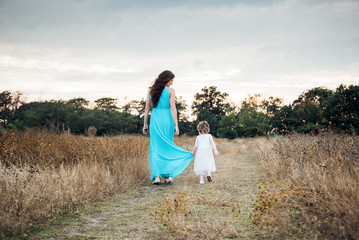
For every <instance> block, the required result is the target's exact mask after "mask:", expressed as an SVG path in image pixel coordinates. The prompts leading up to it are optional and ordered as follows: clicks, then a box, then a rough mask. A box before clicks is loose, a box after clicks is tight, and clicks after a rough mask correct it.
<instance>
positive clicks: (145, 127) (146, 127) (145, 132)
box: [142, 125, 148, 134]
mask: <svg viewBox="0 0 359 240" xmlns="http://www.w3.org/2000/svg"><path fill="white" fill-rule="evenodd" d="M142 132H143V134H147V133H148V126H147V125H144V126H143V129H142Z"/></svg>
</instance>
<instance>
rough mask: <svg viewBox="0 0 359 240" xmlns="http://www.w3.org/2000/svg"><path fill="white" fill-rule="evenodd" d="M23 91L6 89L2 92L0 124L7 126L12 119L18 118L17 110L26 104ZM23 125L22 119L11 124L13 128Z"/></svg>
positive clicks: (0, 98) (0, 96) (0, 95)
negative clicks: (13, 91)
mask: <svg viewBox="0 0 359 240" xmlns="http://www.w3.org/2000/svg"><path fill="white" fill-rule="evenodd" d="M22 96H23V93H22V92H19V91H16V92H15V93H12V92H11V91H8V90H5V91H3V92H1V93H0V126H2V127H7V126H8V124H10V123H11V122H12V121H15V120H16V116H15V112H16V111H17V110H18V109H19V108H20V107H21V105H22V104H24V102H23V100H22ZM16 126H21V127H22V126H23V123H22V122H21V120H19V119H17V121H16V123H13V124H11V125H10V127H11V128H15V127H16Z"/></svg>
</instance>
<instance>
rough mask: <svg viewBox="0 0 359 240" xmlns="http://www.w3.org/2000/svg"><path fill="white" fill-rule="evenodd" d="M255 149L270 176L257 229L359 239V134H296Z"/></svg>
mask: <svg viewBox="0 0 359 240" xmlns="http://www.w3.org/2000/svg"><path fill="white" fill-rule="evenodd" d="M255 149H256V156H257V157H256V158H258V159H259V160H260V162H261V165H262V167H263V168H264V169H265V170H266V172H267V175H266V176H267V177H266V178H265V180H264V181H263V182H262V183H260V185H259V188H260V193H259V195H258V196H257V198H256V201H255V209H254V211H253V215H252V218H253V222H254V223H255V224H256V225H258V226H260V227H263V226H266V227H269V228H270V229H271V230H272V231H275V232H277V233H278V232H281V233H283V234H285V235H287V236H293V237H301V238H308V239H311V238H313V237H316V238H319V239H359V137H358V136H350V135H345V134H333V133H322V134H319V135H302V134H292V135H289V136H286V137H275V138H272V139H269V140H266V139H262V140H261V141H257V142H256V148H255ZM268 179H270V180H268Z"/></svg>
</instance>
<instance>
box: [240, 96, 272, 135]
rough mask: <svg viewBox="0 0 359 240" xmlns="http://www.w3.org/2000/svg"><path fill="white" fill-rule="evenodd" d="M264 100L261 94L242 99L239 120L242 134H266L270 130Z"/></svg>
mask: <svg viewBox="0 0 359 240" xmlns="http://www.w3.org/2000/svg"><path fill="white" fill-rule="evenodd" d="M264 102H266V101H263V99H262V96H261V95H260V94H254V95H249V96H248V97H247V98H245V99H244V100H243V101H242V103H241V108H240V112H239V120H238V124H239V132H240V134H239V135H240V136H244V137H253V136H256V135H265V134H267V132H268V131H269V130H270V121H269V117H268V116H267V115H266V108H265V105H263V103H264Z"/></svg>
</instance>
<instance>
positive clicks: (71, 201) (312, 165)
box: [0, 131, 359, 239]
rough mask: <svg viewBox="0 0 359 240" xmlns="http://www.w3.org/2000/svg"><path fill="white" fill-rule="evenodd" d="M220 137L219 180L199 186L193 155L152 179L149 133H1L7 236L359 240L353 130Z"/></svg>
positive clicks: (189, 141) (2, 214) (0, 180)
mask: <svg viewBox="0 0 359 240" xmlns="http://www.w3.org/2000/svg"><path fill="white" fill-rule="evenodd" d="M194 141H195V138H194V137H176V138H175V143H176V144H178V145H179V146H181V147H182V148H184V149H186V150H192V147H193V144H194ZM215 141H216V143H217V147H218V150H219V152H220V155H219V156H218V157H216V159H215V161H216V166H217V172H216V173H214V174H213V182H211V183H206V184H204V185H200V184H199V182H198V181H199V179H198V177H197V176H196V175H195V174H194V172H193V162H192V163H191V165H190V166H189V167H188V168H187V169H186V170H185V171H184V173H183V174H182V175H180V176H178V177H176V178H175V179H174V182H173V183H172V184H170V185H167V184H161V185H159V186H155V185H151V184H150V181H149V138H148V137H145V136H130V135H125V136H117V137H99V138H97V137H83V136H74V135H67V134H64V135H57V134H53V133H49V132H44V131H25V132H11V131H6V132H5V131H2V132H0V149H1V151H0V157H1V158H0V159H1V166H0V186H1V188H0V202H1V205H0V218H1V222H0V231H1V237H6V238H9V239H17V238H31V239H273V238H274V239H283V238H284V239H298V238H299V239H303V238H305V239H358V236H359V235H358V234H359V230H358V226H359V210H358V207H357V206H359V186H358V184H359V181H358V180H359V177H358V175H359V140H358V137H357V136H348V135H338V134H331V133H327V134H321V135H317V136H314V135H300V134H292V135H289V136H285V137H281V136H278V137H274V138H268V139H267V138H253V139H236V140H232V141H228V140H225V139H215ZM67 213H68V214H67ZM67 215H68V217H66V216H67ZM64 216H65V217H64Z"/></svg>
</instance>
